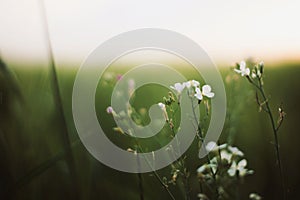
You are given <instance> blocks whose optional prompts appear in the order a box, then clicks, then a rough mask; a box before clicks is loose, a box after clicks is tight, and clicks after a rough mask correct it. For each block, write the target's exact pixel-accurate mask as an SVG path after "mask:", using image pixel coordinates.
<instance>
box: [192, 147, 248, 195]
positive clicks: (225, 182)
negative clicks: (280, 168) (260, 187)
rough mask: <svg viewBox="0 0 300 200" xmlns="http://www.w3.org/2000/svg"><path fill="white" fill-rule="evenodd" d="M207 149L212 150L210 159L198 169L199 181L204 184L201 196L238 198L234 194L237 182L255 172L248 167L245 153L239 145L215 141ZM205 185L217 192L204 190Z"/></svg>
mask: <svg viewBox="0 0 300 200" xmlns="http://www.w3.org/2000/svg"><path fill="white" fill-rule="evenodd" d="M206 150H207V151H210V156H209V158H208V161H207V163H204V164H203V165H201V166H200V167H199V168H198V169H197V174H198V179H199V183H200V184H201V186H203V187H202V189H203V191H202V192H201V193H200V194H199V198H200V199H210V198H212V199H236V197H235V196H234V195H236V193H235V190H237V188H236V187H237V184H238V183H239V182H241V181H243V178H244V177H245V176H246V175H249V174H253V173H254V171H253V170H249V169H247V160H246V159H245V158H244V153H243V152H242V151H241V150H239V149H238V148H237V147H233V146H230V145H228V144H222V145H217V144H216V143H215V142H209V143H208V144H207V145H206ZM205 187H206V188H208V189H210V190H212V191H215V192H213V193H212V194H210V193H209V192H208V193H207V192H205V191H204V188H205ZM209 196H210V198H209Z"/></svg>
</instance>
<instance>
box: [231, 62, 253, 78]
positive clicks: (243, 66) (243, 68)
mask: <svg viewBox="0 0 300 200" xmlns="http://www.w3.org/2000/svg"><path fill="white" fill-rule="evenodd" d="M234 71H236V72H237V73H239V74H241V75H242V76H245V75H246V76H249V75H250V69H249V68H248V67H246V62H245V61H241V62H240V69H234Z"/></svg>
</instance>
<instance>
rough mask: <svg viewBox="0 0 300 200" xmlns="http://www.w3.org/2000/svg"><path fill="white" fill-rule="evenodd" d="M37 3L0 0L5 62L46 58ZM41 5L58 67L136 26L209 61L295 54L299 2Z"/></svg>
mask: <svg viewBox="0 0 300 200" xmlns="http://www.w3.org/2000/svg"><path fill="white" fill-rule="evenodd" d="M41 5H42V0H26V1H18V0H1V6H0V23H1V31H0V55H1V57H2V58H3V59H4V60H5V61H7V62H12V63H13V62H16V63H18V62H21V63H22V62H29V63H30V62H45V61H47V43H46V41H47V40H46V37H45V23H44V20H43V18H42V16H43V14H44V13H43V10H42V6H41ZM44 5H45V9H46V16H47V23H48V26H49V34H50V42H51V45H52V47H53V53H54V58H55V62H56V63H57V64H58V65H64V64H70V65H80V63H82V62H83V61H84V60H85V59H86V58H87V57H88V55H89V54H90V52H92V51H93V50H94V49H95V48H96V47H97V46H99V45H100V44H101V43H102V42H104V41H106V40H108V39H109V38H111V37H113V36H115V35H118V34H120V33H123V32H126V31H130V30H134V29H138V28H162V29H169V30H173V31H176V32H178V33H181V34H183V35H186V36H187V37H189V38H190V39H192V40H194V41H195V42H197V43H198V44H199V45H200V46H201V47H203V48H204V49H205V50H206V52H207V53H208V55H209V56H210V57H211V58H212V59H213V60H214V62H216V63H223V64H224V63H225V64H231V63H233V62H236V61H238V60H241V59H244V58H248V57H253V58H255V59H258V60H265V61H269V62H275V61H281V60H300V26H299V19H300V12H299V8H300V1H299V0H252V1H244V0H186V1H182V0H163V1H161V0H160V1H159V0H151V1H145V0H144V1H143V0H126V1H124V0H123V1H121V0H118V1H117V0H44Z"/></svg>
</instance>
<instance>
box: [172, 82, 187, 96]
mask: <svg viewBox="0 0 300 200" xmlns="http://www.w3.org/2000/svg"><path fill="white" fill-rule="evenodd" d="M170 88H171V89H173V90H176V92H177V93H178V94H181V92H182V91H183V89H184V88H185V83H175V84H174V86H170Z"/></svg>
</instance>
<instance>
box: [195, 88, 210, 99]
mask: <svg viewBox="0 0 300 200" xmlns="http://www.w3.org/2000/svg"><path fill="white" fill-rule="evenodd" d="M195 92H196V94H194V96H195V97H196V98H197V99H198V100H202V99H203V96H206V97H208V98H213V97H214V96H215V93H213V92H211V87H210V86H209V85H204V86H203V87H202V92H201V90H200V88H199V87H196V89H195Z"/></svg>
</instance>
